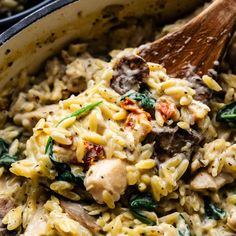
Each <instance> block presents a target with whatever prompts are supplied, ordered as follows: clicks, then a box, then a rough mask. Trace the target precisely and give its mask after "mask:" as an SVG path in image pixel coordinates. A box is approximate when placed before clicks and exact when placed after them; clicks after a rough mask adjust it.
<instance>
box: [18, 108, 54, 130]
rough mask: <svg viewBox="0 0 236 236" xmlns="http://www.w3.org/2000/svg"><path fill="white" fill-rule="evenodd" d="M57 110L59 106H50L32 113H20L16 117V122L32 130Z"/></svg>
mask: <svg viewBox="0 0 236 236" xmlns="http://www.w3.org/2000/svg"><path fill="white" fill-rule="evenodd" d="M57 109H58V105H48V106H44V107H40V108H38V109H37V110H35V111H32V112H26V113H18V114H16V115H15V116H14V122H15V123H16V124H17V125H22V126H24V127H25V128H26V129H30V130H31V129H32V128H33V127H34V126H35V125H36V123H37V122H38V121H39V120H40V119H41V118H46V117H47V115H48V114H49V113H50V112H54V111H56V110H57Z"/></svg>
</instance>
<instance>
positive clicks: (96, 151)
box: [83, 141, 105, 170]
mask: <svg viewBox="0 0 236 236" xmlns="http://www.w3.org/2000/svg"><path fill="white" fill-rule="evenodd" d="M84 145H85V149H86V153H85V156H84V158H83V161H84V169H85V170H87V169H89V167H90V166H91V165H93V164H94V163H95V162H97V161H99V160H102V159H104V158H105V150H104V147H103V146H102V145H98V144H94V143H90V142H87V141H85V142H84Z"/></svg>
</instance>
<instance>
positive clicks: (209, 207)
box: [204, 198, 226, 220]
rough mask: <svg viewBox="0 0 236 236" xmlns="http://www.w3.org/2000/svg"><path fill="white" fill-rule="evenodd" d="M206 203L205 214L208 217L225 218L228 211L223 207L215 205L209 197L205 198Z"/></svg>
mask: <svg viewBox="0 0 236 236" xmlns="http://www.w3.org/2000/svg"><path fill="white" fill-rule="evenodd" d="M204 204H205V214H206V216H207V217H208V218H210V219H214V220H220V219H223V218H224V217H225V216H226V213H225V211H224V210H223V209H221V208H219V207H217V206H215V205H214V204H213V203H212V202H211V201H210V199H209V198H206V199H205V200H204Z"/></svg>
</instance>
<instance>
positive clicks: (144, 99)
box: [121, 90, 156, 110]
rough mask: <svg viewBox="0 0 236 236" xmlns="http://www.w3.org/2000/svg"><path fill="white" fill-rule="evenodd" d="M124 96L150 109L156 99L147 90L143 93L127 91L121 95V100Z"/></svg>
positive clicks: (153, 106) (152, 107)
mask: <svg viewBox="0 0 236 236" xmlns="http://www.w3.org/2000/svg"><path fill="white" fill-rule="evenodd" d="M126 97H129V98H130V99H133V100H135V101H138V102H139V103H140V106H141V107H142V108H144V109H145V110H152V109H154V108H155V103H156V100H155V99H154V98H152V97H151V96H150V93H149V92H148V91H147V90H145V91H144V92H143V93H138V92H128V93H126V94H125V95H123V96H122V97H121V101H122V100H125V98H126Z"/></svg>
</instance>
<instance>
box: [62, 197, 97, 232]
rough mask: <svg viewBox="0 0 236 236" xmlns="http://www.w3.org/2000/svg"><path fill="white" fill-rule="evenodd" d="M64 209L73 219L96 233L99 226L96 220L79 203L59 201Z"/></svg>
mask: <svg viewBox="0 0 236 236" xmlns="http://www.w3.org/2000/svg"><path fill="white" fill-rule="evenodd" d="M60 203H61V206H62V208H63V209H64V211H65V212H66V213H67V214H68V215H69V216H70V217H71V218H72V219H73V220H76V221H78V222H79V223H80V224H81V225H82V226H84V227H85V228H87V229H88V230H90V231H91V232H92V233H93V234H95V235H96V234H97V233H98V232H99V231H100V230H101V228H100V226H99V225H97V223H96V220H95V219H94V218H93V217H92V216H90V215H89V214H88V212H87V211H86V210H85V209H84V208H83V207H82V205H80V204H79V203H74V202H70V201H63V200H61V201H60Z"/></svg>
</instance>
